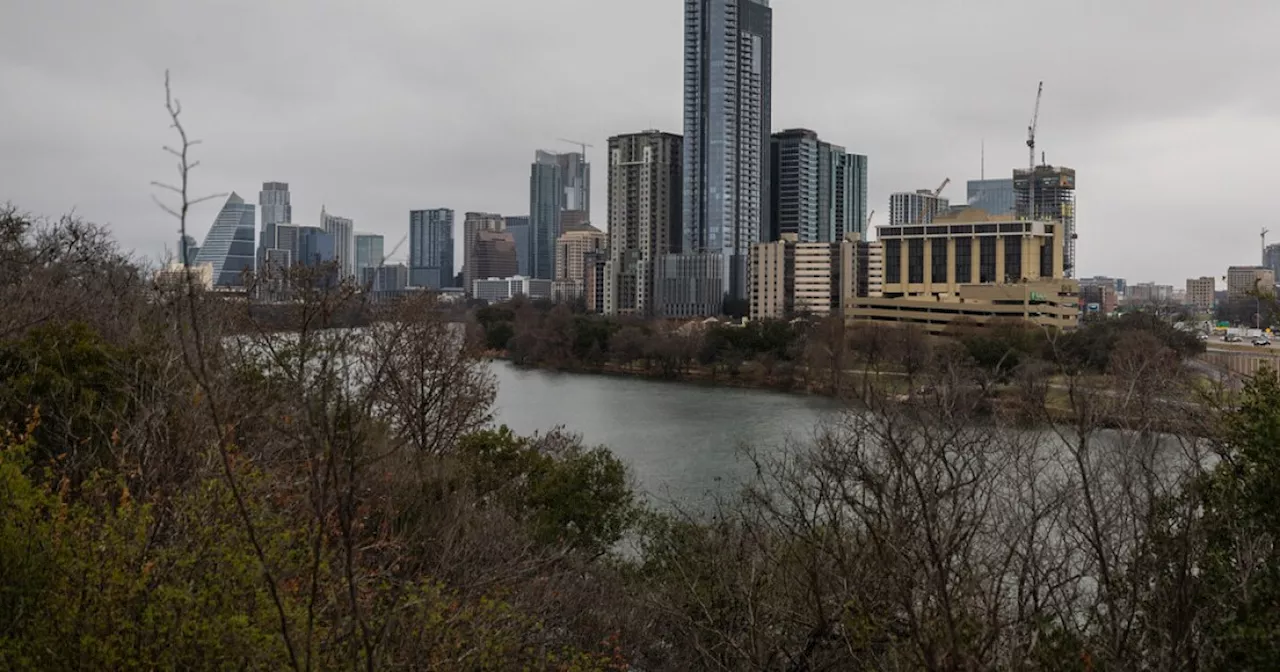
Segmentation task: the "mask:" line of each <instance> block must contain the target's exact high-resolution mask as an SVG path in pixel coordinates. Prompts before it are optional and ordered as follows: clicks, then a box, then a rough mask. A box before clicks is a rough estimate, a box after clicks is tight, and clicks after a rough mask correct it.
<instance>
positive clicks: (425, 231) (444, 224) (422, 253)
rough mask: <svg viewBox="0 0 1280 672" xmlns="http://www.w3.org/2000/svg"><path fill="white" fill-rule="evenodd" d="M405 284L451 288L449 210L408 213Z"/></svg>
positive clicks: (451, 227) (450, 214)
mask: <svg viewBox="0 0 1280 672" xmlns="http://www.w3.org/2000/svg"><path fill="white" fill-rule="evenodd" d="M409 285H410V286H412V287H426V288H428V289H440V288H443V287H452V286H453V285H454V266H453V210H450V209H448V208H437V209H435V210H413V211H410V212H409Z"/></svg>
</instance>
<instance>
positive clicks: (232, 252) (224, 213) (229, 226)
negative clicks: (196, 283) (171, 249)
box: [195, 192, 257, 287]
mask: <svg viewBox="0 0 1280 672" xmlns="http://www.w3.org/2000/svg"><path fill="white" fill-rule="evenodd" d="M255 219H256V212H255V208H254V206H253V204H252V203H245V202H244V199H243V198H240V196H239V195H238V194H236V193H234V192H232V194H231V195H230V196H228V197H227V202H226V203H224V204H223V206H222V210H221V211H219V212H218V217H217V218H216V219H214V221H213V226H212V227H210V228H209V233H208V234H207V235H206V236H205V239H204V244H203V245H201V246H200V252H199V254H198V255H197V256H196V261H195V263H196V264H205V263H207V264H211V265H212V266H213V284H214V285H216V286H219V287H241V286H244V273H245V272H246V271H248V272H252V271H253V269H254V257H255V256H256V254H257V250H256V249H255V248H254V224H255V221H254V220H255Z"/></svg>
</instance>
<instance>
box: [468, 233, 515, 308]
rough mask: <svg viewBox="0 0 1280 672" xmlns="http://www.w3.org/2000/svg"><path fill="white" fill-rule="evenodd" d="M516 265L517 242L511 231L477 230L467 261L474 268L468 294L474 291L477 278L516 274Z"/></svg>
mask: <svg viewBox="0 0 1280 672" xmlns="http://www.w3.org/2000/svg"><path fill="white" fill-rule="evenodd" d="M516 265H517V262H516V243H515V241H514V240H512V239H511V234H510V233H507V232H506V231H501V230H497V229H480V230H478V231H476V235H475V239H474V240H473V241H472V244H471V258H470V260H469V261H468V262H467V267H468V268H470V269H472V271H471V280H470V281H469V282H470V285H469V286H468V287H467V289H466V292H467V294H468V295H472V293H473V292H474V290H475V281H476V280H488V279H489V278H509V277H511V276H513V275H515V274H516Z"/></svg>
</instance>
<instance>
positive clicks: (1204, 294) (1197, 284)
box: [1187, 271, 1274, 313]
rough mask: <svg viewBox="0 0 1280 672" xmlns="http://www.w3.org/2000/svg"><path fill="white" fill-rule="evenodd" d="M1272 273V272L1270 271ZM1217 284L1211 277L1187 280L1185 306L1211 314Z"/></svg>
mask: <svg viewBox="0 0 1280 672" xmlns="http://www.w3.org/2000/svg"><path fill="white" fill-rule="evenodd" d="M1272 273H1274V271H1272ZM1217 291H1218V283H1217V281H1216V280H1215V279H1214V278H1213V277H1212V276H1204V277H1200V278H1188V279H1187V305H1189V306H1191V307H1193V308H1195V309H1196V310H1198V311H1200V312H1201V313H1210V312H1213V305H1214V294H1215V293H1216V292H1217Z"/></svg>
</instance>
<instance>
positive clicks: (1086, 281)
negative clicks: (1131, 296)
mask: <svg viewBox="0 0 1280 672" xmlns="http://www.w3.org/2000/svg"><path fill="white" fill-rule="evenodd" d="M1091 285H1109V286H1111V288H1112V289H1114V290H1115V293H1116V296H1117V297H1118V298H1121V299H1123V298H1124V297H1125V296H1126V295H1127V294H1128V293H1129V282H1128V281H1127V280H1125V279H1124V278H1109V277H1107V276H1105V275H1095V276H1093V277H1092V278H1081V279H1080V287H1081V288H1084V287H1089V286H1091Z"/></svg>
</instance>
